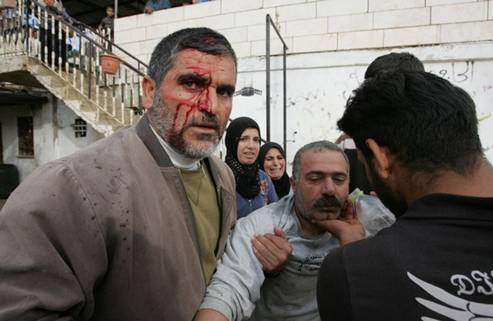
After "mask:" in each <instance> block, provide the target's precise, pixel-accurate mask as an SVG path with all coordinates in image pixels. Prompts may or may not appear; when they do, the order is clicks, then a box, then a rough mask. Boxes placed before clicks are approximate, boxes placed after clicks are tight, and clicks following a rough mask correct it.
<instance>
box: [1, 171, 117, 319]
mask: <svg viewBox="0 0 493 321" xmlns="http://www.w3.org/2000/svg"><path fill="white" fill-rule="evenodd" d="M89 202H90V199H89V198H87V195H86V194H85V193H84V190H83V189H82V187H81V186H80V185H79V184H78V181H77V179H76V178H75V177H74V176H73V175H72V173H71V172H70V171H69V170H68V169H67V168H66V167H65V166H63V165H52V164H50V165H49V166H45V167H42V168H39V169H38V170H37V171H36V172H34V173H33V174H32V175H31V176H30V177H29V178H28V179H26V180H25V181H24V182H23V184H21V185H20V186H19V187H18V188H17V189H16V190H15V191H14V193H12V194H11V196H10V197H9V200H8V201H7V203H6V204H5V207H4V208H3V209H2V211H1V212H0V319H2V320H64V321H69V320H79V319H80V318H81V317H82V315H84V316H85V317H87V318H90V316H91V315H92V313H93V312H94V294H93V289H94V288H95V284H96V283H97V280H98V279H99V278H100V277H102V276H103V275H104V273H105V271H106V268H107V264H108V262H107V253H106V250H105V247H104V245H103V244H104V241H103V240H102V234H101V230H100V228H99V224H98V218H97V217H96V215H95V214H94V213H93V212H92V208H91V206H89V204H85V203H89ZM85 317H84V318H85Z"/></svg>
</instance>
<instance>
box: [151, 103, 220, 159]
mask: <svg viewBox="0 0 493 321" xmlns="http://www.w3.org/2000/svg"><path fill="white" fill-rule="evenodd" d="M147 116H148V118H149V122H150V123H151V125H152V127H153V128H154V130H155V131H156V132H157V133H158V134H159V136H161V138H162V139H164V141H165V142H167V143H168V144H169V145H170V146H171V147H173V149H175V150H176V151H177V152H179V153H181V154H183V155H184V156H186V157H188V158H191V159H196V160H200V159H203V158H205V157H209V156H210V155H211V154H212V153H213V152H214V151H215V150H216V148H217V145H218V144H219V140H220V137H219V136H216V137H215V138H214V139H213V141H209V142H210V144H204V146H194V145H192V144H189V143H187V142H186V141H185V139H184V138H183V137H184V132H185V130H186V127H185V128H182V129H181V130H180V131H179V132H175V131H174V129H173V122H174V115H171V113H170V112H169V110H168V108H166V106H165V105H164V102H163V100H162V99H161V95H160V94H159V93H156V94H155V95H154V101H153V103H152V108H151V109H150V110H149V111H148V112H147ZM206 140H207V139H206V137H204V141H206Z"/></svg>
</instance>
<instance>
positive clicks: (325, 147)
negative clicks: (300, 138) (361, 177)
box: [292, 140, 349, 181]
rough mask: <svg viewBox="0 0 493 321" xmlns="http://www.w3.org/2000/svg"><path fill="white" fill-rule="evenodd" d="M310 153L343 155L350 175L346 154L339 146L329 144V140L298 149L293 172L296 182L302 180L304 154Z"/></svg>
mask: <svg viewBox="0 0 493 321" xmlns="http://www.w3.org/2000/svg"><path fill="white" fill-rule="evenodd" d="M308 151H315V152H323V151H334V152H339V153H341V154H342V156H343V157H344V160H345V161H346V164H347V169H348V175H349V159H348V157H347V155H346V153H344V150H343V149H342V148H340V147H339V146H337V145H336V144H334V143H332V142H329V141H328V140H319V141H315V142H311V143H308V144H306V145H304V146H303V147H301V148H300V149H298V151H297V152H296V154H295V155H294V160H293V171H292V177H293V179H294V180H296V181H298V180H299V179H300V171H301V158H302V157H303V154H305V153H306V152H308Z"/></svg>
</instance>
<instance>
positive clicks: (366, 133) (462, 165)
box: [337, 70, 484, 175]
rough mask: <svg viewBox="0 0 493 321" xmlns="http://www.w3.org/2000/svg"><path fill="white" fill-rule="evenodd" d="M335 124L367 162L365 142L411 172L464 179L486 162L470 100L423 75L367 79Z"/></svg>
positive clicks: (384, 75) (394, 73)
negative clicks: (439, 171)
mask: <svg viewBox="0 0 493 321" xmlns="http://www.w3.org/2000/svg"><path fill="white" fill-rule="evenodd" d="M337 125H338V127H339V129H340V130H342V131H344V132H345V133H346V134H348V135H349V136H351V137H352V138H353V139H354V142H355V144H356V146H357V147H358V149H359V150H361V152H362V153H363V154H364V155H365V157H366V159H367V160H371V158H372V153H371V150H370V149H369V148H368V147H367V145H366V140H367V139H368V138H372V139H373V140H375V141H376V142H377V143H378V144H379V145H380V146H385V147H387V148H388V149H389V151H390V152H391V153H392V154H394V155H395V156H396V157H397V159H398V160H399V161H400V162H401V163H402V164H403V165H404V166H405V167H407V168H409V169H411V170H414V171H421V172H428V173H433V172H435V171H436V170H437V169H449V170H453V171H455V172H457V173H459V174H463V175H464V174H467V173H470V172H471V171H472V170H473V169H474V167H475V165H476V163H477V161H478V159H479V158H480V157H484V156H483V151H482V148H481V142H480V139H479V135H478V120H477V117H476V111H475V105H474V102H473V100H472V98H471V97H470V96H469V95H468V94H467V93H466V92H465V91H464V90H462V89H461V88H459V87H456V86H454V85H452V84H451V83H450V82H448V81H447V80H445V79H443V78H441V77H438V76H435V75H433V74H431V73H427V72H409V71H402V70H396V71H392V72H384V73H380V74H378V75H377V76H375V77H373V78H369V79H367V80H365V82H364V83H363V84H362V85H361V86H360V87H359V88H358V89H356V90H355V91H353V96H352V97H351V98H350V99H349V100H348V102H347V104H346V110H345V112H344V115H343V116H342V118H341V119H340V120H339V121H338V122H337Z"/></svg>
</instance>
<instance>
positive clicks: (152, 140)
mask: <svg viewBox="0 0 493 321" xmlns="http://www.w3.org/2000/svg"><path fill="white" fill-rule="evenodd" d="M135 131H136V132H137V136H139V138H140V140H142V142H143V143H144V145H145V146H146V147H147V149H148V150H149V153H151V155H152V157H153V158H154V160H155V161H156V163H157V164H158V166H159V167H174V166H173V163H172V162H171V159H170V158H169V156H168V154H166V152H165V151H164V148H163V146H161V144H160V143H159V141H158V139H157V137H156V135H155V134H154V133H153V132H152V129H151V125H150V124H149V119H148V118H147V114H144V116H142V118H141V119H140V120H139V121H138V122H137V124H136V125H135Z"/></svg>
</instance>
